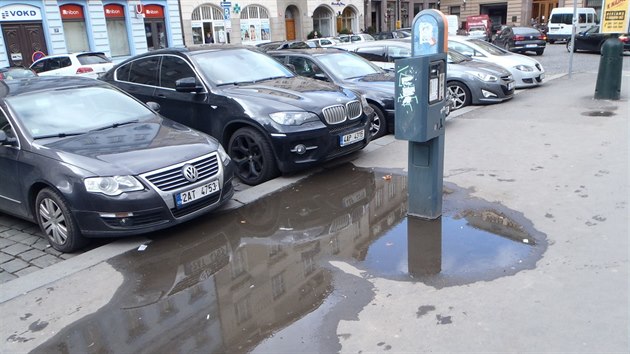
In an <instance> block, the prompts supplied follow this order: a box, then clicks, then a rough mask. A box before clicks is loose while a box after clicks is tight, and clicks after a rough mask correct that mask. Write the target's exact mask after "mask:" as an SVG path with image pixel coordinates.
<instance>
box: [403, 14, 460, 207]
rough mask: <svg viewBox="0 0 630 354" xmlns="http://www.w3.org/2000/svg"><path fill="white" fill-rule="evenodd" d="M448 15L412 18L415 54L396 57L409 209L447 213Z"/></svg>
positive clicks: (412, 40) (413, 51) (412, 38)
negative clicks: (406, 148)
mask: <svg viewBox="0 0 630 354" xmlns="http://www.w3.org/2000/svg"><path fill="white" fill-rule="evenodd" d="M447 26H448V25H447V21H446V17H445V16H444V14H443V13H441V12H440V11H437V10H433V9H430V10H423V11H421V12H420V13H419V14H418V15H416V17H415V18H414V20H413V25H412V27H411V28H412V34H411V43H412V56H411V57H409V58H405V59H399V60H396V67H395V68H396V69H395V70H396V90H395V98H396V104H395V109H396V113H395V136H396V139H401V140H407V141H409V158H408V183H409V186H408V190H409V209H408V211H409V214H410V215H413V216H418V217H422V218H427V219H436V218H438V217H439V216H441V215H442V189H443V175H444V122H445V119H446V111H447V108H446V104H447V95H446V51H447V48H448V47H447V44H446V43H447V42H446V41H447V37H446V36H447V33H448V28H447Z"/></svg>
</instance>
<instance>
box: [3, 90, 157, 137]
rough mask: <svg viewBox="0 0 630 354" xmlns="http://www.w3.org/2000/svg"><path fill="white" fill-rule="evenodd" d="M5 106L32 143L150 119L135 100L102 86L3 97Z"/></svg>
mask: <svg viewBox="0 0 630 354" xmlns="http://www.w3.org/2000/svg"><path fill="white" fill-rule="evenodd" d="M6 102H7V103H8V105H9V107H10V108H11V110H12V111H13V112H14V113H15V115H16V117H17V118H18V119H19V120H20V121H21V122H22V124H23V125H24V127H25V128H26V129H27V130H28V131H29V132H30V134H31V136H32V137H33V138H34V139H37V138H44V137H54V136H59V137H63V136H69V135H77V134H83V133H86V132H88V131H90V130H96V129H103V128H105V127H114V126H117V125H120V124H125V123H129V122H135V121H141V120H146V119H148V118H150V117H152V116H153V115H154V113H153V112H152V111H151V110H149V109H148V108H147V107H145V106H144V105H142V104H140V103H139V102H138V101H136V100H135V99H133V98H131V97H129V96H127V95H125V94H124V93H122V92H120V91H118V90H116V89H113V88H110V87H104V86H90V87H72V88H64V89H57V90H47V91H39V92H33V93H29V94H23V95H19V96H11V97H7V98H6Z"/></svg>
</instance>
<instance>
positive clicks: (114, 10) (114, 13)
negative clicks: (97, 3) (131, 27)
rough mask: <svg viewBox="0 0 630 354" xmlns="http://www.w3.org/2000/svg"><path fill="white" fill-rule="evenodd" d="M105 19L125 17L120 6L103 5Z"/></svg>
mask: <svg viewBox="0 0 630 354" xmlns="http://www.w3.org/2000/svg"><path fill="white" fill-rule="evenodd" d="M105 17H106V18H121V17H125V10H124V8H123V7H122V5H116V4H109V5H105Z"/></svg>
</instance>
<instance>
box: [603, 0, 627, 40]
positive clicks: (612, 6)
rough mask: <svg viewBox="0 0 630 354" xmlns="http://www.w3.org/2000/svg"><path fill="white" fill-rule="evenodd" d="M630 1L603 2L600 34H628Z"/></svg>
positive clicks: (611, 0)
mask: <svg viewBox="0 0 630 354" xmlns="http://www.w3.org/2000/svg"><path fill="white" fill-rule="evenodd" d="M628 13H630V0H603V2H602V19H601V27H600V32H602V33H628V24H629V23H630V17H628Z"/></svg>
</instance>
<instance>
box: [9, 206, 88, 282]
mask: <svg viewBox="0 0 630 354" xmlns="http://www.w3.org/2000/svg"><path fill="white" fill-rule="evenodd" d="M82 252H83V251H81V252H79V253H61V252H58V251H57V250H55V249H54V248H52V247H50V244H49V243H48V241H47V240H46V239H45V238H44V236H43V235H42V233H41V231H40V230H39V227H38V226H37V225H36V224H33V223H30V222H28V221H24V220H21V219H18V218H14V217H12V216H9V215H6V214H2V213H0V284H3V283H6V282H8V281H10V280H13V279H15V278H18V277H21V276H24V275H26V274H29V273H32V272H34V271H37V270H39V269H42V268H45V267H48V266H50V265H53V264H55V263H58V262H61V261H63V260H65V259H69V258H72V257H74V256H76V255H77V254H80V253H82Z"/></svg>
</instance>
